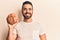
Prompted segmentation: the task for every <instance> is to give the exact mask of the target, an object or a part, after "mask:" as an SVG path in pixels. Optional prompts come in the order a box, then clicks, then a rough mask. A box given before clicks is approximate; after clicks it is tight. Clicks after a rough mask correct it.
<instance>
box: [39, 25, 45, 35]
mask: <svg viewBox="0 0 60 40" xmlns="http://www.w3.org/2000/svg"><path fill="white" fill-rule="evenodd" d="M44 33H45V32H44V30H43V28H42V26H41V25H40V26H39V35H43V34H44Z"/></svg>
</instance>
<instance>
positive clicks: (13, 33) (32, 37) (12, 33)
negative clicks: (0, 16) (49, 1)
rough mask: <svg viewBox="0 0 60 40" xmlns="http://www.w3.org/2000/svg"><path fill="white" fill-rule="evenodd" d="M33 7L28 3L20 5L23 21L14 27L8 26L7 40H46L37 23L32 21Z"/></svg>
mask: <svg viewBox="0 0 60 40" xmlns="http://www.w3.org/2000/svg"><path fill="white" fill-rule="evenodd" d="M32 14H33V5H32V3H31V2H29V1H25V2H24V3H23V5H22V15H23V17H24V20H23V21H21V22H20V23H18V24H17V25H16V26H15V27H12V26H13V25H10V26H9V36H8V40H46V35H45V33H44V32H43V30H42V28H41V26H40V24H39V23H37V22H34V21H33V20H32Z"/></svg>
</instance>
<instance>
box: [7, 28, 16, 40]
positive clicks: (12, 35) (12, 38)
mask: <svg viewBox="0 0 60 40" xmlns="http://www.w3.org/2000/svg"><path fill="white" fill-rule="evenodd" d="M8 40H15V38H14V34H13V29H9V34H8Z"/></svg>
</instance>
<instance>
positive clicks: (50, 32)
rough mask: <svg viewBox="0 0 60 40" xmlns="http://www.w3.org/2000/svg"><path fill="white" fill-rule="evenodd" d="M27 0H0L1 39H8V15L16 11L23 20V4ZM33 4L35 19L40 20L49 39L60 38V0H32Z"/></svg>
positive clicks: (57, 39)
mask: <svg viewBox="0 0 60 40" xmlns="http://www.w3.org/2000/svg"><path fill="white" fill-rule="evenodd" d="M24 1H26V0H0V40H6V37H7V32H8V26H7V22H6V17H7V15H8V14H10V13H16V14H17V15H18V16H19V19H20V20H22V15H21V6H22V3H23V2H24ZM30 1H31V2H32V4H33V9H34V12H33V17H32V18H33V20H34V21H37V22H40V24H41V26H42V27H43V29H44V31H45V33H46V36H47V40H60V0H30Z"/></svg>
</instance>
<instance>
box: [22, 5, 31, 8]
mask: <svg viewBox="0 0 60 40" xmlns="http://www.w3.org/2000/svg"><path fill="white" fill-rule="evenodd" d="M23 8H32V5H31V4H24V6H23Z"/></svg>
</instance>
